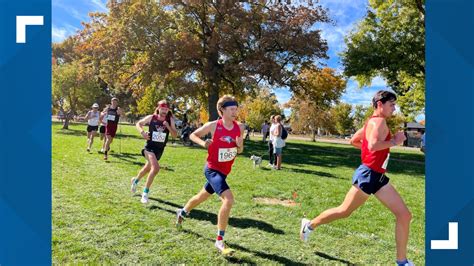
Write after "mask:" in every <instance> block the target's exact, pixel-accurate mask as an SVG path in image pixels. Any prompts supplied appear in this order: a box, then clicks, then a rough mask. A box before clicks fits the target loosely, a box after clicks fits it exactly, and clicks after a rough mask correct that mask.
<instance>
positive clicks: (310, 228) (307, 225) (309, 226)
mask: <svg viewBox="0 0 474 266" xmlns="http://www.w3.org/2000/svg"><path fill="white" fill-rule="evenodd" d="M306 228H307V229H308V230H309V231H310V232H311V231H313V230H314V228H312V227H311V224H310V223H307V224H306Z"/></svg>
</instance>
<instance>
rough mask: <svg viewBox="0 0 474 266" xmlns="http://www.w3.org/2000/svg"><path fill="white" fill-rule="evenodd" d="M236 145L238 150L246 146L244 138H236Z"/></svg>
mask: <svg viewBox="0 0 474 266" xmlns="http://www.w3.org/2000/svg"><path fill="white" fill-rule="evenodd" d="M235 143H236V144H237V147H238V148H242V147H243V146H244V138H242V137H237V138H235Z"/></svg>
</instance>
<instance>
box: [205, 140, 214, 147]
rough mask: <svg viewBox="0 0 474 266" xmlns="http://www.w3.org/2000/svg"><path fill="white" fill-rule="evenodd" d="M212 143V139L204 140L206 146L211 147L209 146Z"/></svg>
mask: <svg viewBox="0 0 474 266" xmlns="http://www.w3.org/2000/svg"><path fill="white" fill-rule="evenodd" d="M211 144H212V139H206V141H205V142H204V148H206V149H209V146H211Z"/></svg>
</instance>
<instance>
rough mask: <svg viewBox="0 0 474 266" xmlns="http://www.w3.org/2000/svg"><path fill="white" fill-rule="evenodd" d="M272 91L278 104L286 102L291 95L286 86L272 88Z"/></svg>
mask: <svg viewBox="0 0 474 266" xmlns="http://www.w3.org/2000/svg"><path fill="white" fill-rule="evenodd" d="M273 92H274V93H275V96H276V98H277V100H278V102H279V103H280V104H285V103H287V102H288V101H289V100H290V99H291V96H292V93H291V92H290V90H289V89H287V88H278V89H274V90H273Z"/></svg>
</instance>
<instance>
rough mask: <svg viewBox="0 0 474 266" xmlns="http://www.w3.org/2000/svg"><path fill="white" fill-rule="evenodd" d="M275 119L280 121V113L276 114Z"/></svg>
mask: <svg viewBox="0 0 474 266" xmlns="http://www.w3.org/2000/svg"><path fill="white" fill-rule="evenodd" d="M275 120H276V121H277V122H278V123H280V122H281V115H276V116H275Z"/></svg>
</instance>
